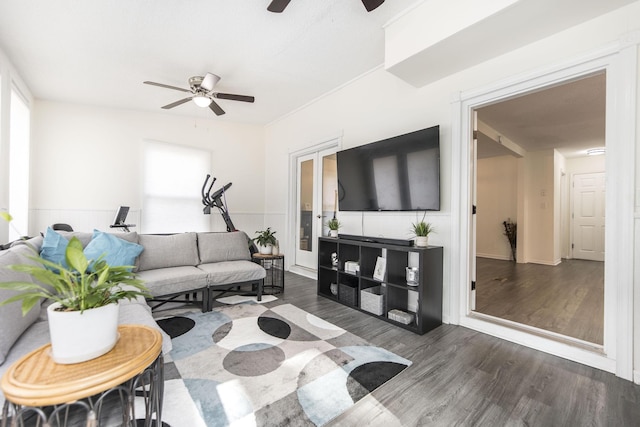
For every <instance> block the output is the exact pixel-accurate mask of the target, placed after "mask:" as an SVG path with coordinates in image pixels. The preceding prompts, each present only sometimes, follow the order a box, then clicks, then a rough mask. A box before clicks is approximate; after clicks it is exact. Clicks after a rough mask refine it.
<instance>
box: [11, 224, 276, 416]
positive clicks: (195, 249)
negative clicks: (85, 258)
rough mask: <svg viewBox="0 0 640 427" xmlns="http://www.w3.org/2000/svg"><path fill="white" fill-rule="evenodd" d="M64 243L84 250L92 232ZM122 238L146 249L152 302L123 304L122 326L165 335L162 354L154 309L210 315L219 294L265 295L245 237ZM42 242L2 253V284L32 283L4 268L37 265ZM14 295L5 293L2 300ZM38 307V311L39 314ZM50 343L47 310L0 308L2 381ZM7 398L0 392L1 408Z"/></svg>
mask: <svg viewBox="0 0 640 427" xmlns="http://www.w3.org/2000/svg"><path fill="white" fill-rule="evenodd" d="M60 234H61V235H63V236H64V237H65V238H67V239H70V238H71V237H72V236H76V237H78V239H80V241H81V242H82V244H83V246H86V245H87V244H88V243H89V242H90V241H91V238H92V236H93V235H92V233H84V232H60ZM116 236H117V237H120V238H122V239H123V240H127V241H129V242H134V243H138V244H140V245H142V246H143V247H144V250H143V251H142V253H141V254H140V256H139V257H138V258H137V260H136V271H137V274H138V277H139V278H140V279H142V280H143V281H144V282H145V286H147V287H148V288H149V291H150V293H151V295H152V297H153V298H151V299H149V300H148V301H147V300H145V299H144V298H142V297H141V298H138V299H136V300H133V301H127V300H125V301H121V303H120V314H119V316H120V318H119V323H120V324H143V325H148V326H151V327H153V328H156V329H158V330H159V331H160V332H161V333H162V334H163V346H162V349H163V353H165V354H166V353H168V352H169V351H170V350H171V340H170V339H169V337H168V336H167V335H166V334H165V333H164V331H162V330H161V329H160V328H159V327H158V325H157V324H156V322H155V320H154V319H153V316H152V311H151V306H157V305H158V304H163V303H166V302H169V301H189V302H193V301H194V300H195V301H196V302H198V303H201V304H202V309H203V311H207V310H210V309H211V307H212V303H213V299H214V296H215V295H216V292H223V293H224V292H240V291H241V287H242V286H243V285H250V286H251V287H252V289H253V290H254V291H255V292H256V294H257V296H258V299H260V298H261V295H262V287H263V279H264V277H265V275H266V272H265V270H264V269H263V268H262V267H261V266H260V265H259V264H256V263H254V262H252V261H251V253H250V251H249V239H248V237H247V235H246V234H245V233H244V232H241V231H236V232H231V233H181V234H173V235H145V234H137V233H135V232H132V233H117V234H116ZM42 242H43V238H42V237H35V238H33V239H30V240H28V241H24V242H18V243H16V244H14V245H13V246H12V247H11V248H10V249H8V250H4V251H0V282H8V281H18V280H19V281H23V280H32V279H31V277H30V276H28V275H25V274H23V273H18V272H14V271H12V270H9V269H6V268H3V267H4V266H7V265H11V264H24V263H29V262H35V261H31V260H29V258H28V256H30V255H32V254H33V251H32V249H31V247H33V248H35V249H36V250H38V251H39V250H40V248H41V246H42ZM11 295H12V291H7V290H2V289H0V300H5V299H7V298H8V297H9V296H11ZM38 308H39V309H38ZM48 342H49V331H48V325H47V320H46V307H45V305H44V304H43V305H42V307H35V308H34V309H32V310H31V311H30V312H29V313H27V315H26V316H22V313H21V307H20V303H14V304H9V305H6V306H0V377H1V376H2V375H3V374H4V372H5V371H6V370H7V369H8V368H9V366H11V364H13V363H14V362H15V361H17V360H18V359H19V358H20V357H22V356H23V355H25V354H27V353H28V352H30V351H32V350H34V349H36V348H38V347H40V346H42V345H44V344H46V343H48ZM3 402H4V397H3V396H2V393H1V392H0V407H1V406H2V404H3Z"/></svg>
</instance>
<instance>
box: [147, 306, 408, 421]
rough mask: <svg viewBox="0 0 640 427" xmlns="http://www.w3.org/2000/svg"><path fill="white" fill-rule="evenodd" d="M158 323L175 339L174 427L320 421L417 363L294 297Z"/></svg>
mask: <svg viewBox="0 0 640 427" xmlns="http://www.w3.org/2000/svg"><path fill="white" fill-rule="evenodd" d="M158 324H160V326H161V327H162V328H163V329H164V330H165V331H166V332H167V333H168V334H169V335H170V336H171V337H172V344H173V349H172V351H171V352H170V353H169V354H168V355H167V357H166V359H165V362H166V364H165V409H164V413H165V414H167V415H168V416H169V418H174V417H176V414H181V415H180V417H181V418H180V419H179V420H178V422H176V420H175V418H174V420H169V423H171V425H190V426H198V425H202V426H207V427H210V426H234V425H242V426H253V425H255V426H276V425H278V426H281V425H296V426H304V425H309V426H313V425H317V426H321V425H324V424H326V423H327V422H328V421H330V420H331V419H333V418H335V417H336V416H338V415H340V414H341V413H343V412H344V411H346V410H347V409H349V408H350V407H351V406H353V405H354V404H355V403H356V402H357V401H358V400H360V399H362V398H363V397H364V396H366V395H367V394H368V393H370V392H371V391H373V390H375V389H376V388H378V387H379V386H381V385H382V384H384V383H385V382H387V381H389V380H390V379H391V378H393V377H394V376H396V375H398V374H399V373H400V372H402V371H403V370H404V369H405V368H407V367H408V366H410V365H411V362H410V361H409V360H407V359H404V358H402V357H399V356H397V355H395V354H393V353H391V352H389V351H387V350H385V349H383V348H380V347H376V346H373V345H370V344H369V343H367V342H366V341H364V340H363V339H361V338H359V337H357V336H355V335H353V334H351V333H349V332H347V331H345V330H344V329H341V328H339V327H337V326H335V325H333V324H331V323H329V322H326V321H324V320H322V319H320V318H319V317H316V316H314V315H312V314H309V313H307V312H305V311H303V310H301V309H299V308H297V307H295V306H293V305H291V304H286V303H285V304H280V305H275V306H272V307H267V306H265V305H262V304H251V303H248V304H237V305H232V306H227V307H221V308H217V309H215V310H214V311H211V312H208V313H201V312H186V313H182V314H180V315H178V316H172V317H169V318H166V319H160V320H158ZM172 412H173V414H174V415H173V416H171V415H170V414H171V413H172ZM163 419H165V420H166V419H167V418H166V417H164V416H163ZM185 422H186V423H187V424H184V423H185Z"/></svg>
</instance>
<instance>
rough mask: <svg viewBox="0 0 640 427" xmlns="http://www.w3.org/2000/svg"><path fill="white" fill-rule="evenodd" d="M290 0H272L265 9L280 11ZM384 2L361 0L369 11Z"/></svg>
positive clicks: (381, 0)
mask: <svg viewBox="0 0 640 427" xmlns="http://www.w3.org/2000/svg"><path fill="white" fill-rule="evenodd" d="M290 1H291V0H272V1H271V3H270V4H269V6H268V7H267V10H268V11H269V12H275V13H282V11H284V9H285V8H286V7H287V6H288V5H289V2H290ZM382 3H384V0H362V4H363V5H364V7H365V9H367V12H371V11H372V10H374V9H375V8H377V7H378V6H380V5H381V4H382Z"/></svg>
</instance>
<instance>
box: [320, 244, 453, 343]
mask: <svg viewBox="0 0 640 427" xmlns="http://www.w3.org/2000/svg"><path fill="white" fill-rule="evenodd" d="M355 237H356V238H353V236H351V235H340V236H339V237H338V238H332V237H321V238H319V239H318V284H317V293H318V295H321V296H323V297H326V298H329V299H332V300H334V301H337V302H339V303H341V304H344V305H347V306H349V307H352V308H355V309H357V310H360V311H363V312H365V313H367V314H370V315H372V316H374V317H377V318H379V319H383V320H385V321H387V322H389V323H392V324H394V325H397V326H400V327H402V328H405V329H408V330H410V331H412V332H415V333H418V334H424V333H426V332H428V331H430V330H432V329H434V328H436V327H438V326H440V325H441V324H442V254H443V250H442V247H440V246H429V247H427V248H420V247H415V246H408V245H406V244H393V243H388V242H391V241H394V239H382V238H376V237H367V236H355ZM367 239H368V240H367ZM383 240H384V241H383ZM334 254H335V255H334ZM336 258H337V263H335V260H336ZM378 258H382V260H378ZM348 261H351V262H350V263H349V268H348V271H347V269H345V265H346V264H347V262H348ZM353 262H357V263H358V265H359V271H357V272H355V273H354V272H353V271H354V270H353V265H354V264H353ZM334 264H335V265H334ZM382 264H384V267H383V268H381V265H382ZM407 267H414V268H417V274H414V275H413V276H414V277H412V278H413V279H414V283H412V284H408V283H407V274H406V268H407ZM380 273H382V277H381V276H380ZM380 279H381V280H380ZM390 312H391V313H390Z"/></svg>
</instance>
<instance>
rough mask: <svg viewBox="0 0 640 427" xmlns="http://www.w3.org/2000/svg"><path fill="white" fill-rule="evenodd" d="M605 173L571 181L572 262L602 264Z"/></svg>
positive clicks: (575, 177)
mask: <svg viewBox="0 0 640 427" xmlns="http://www.w3.org/2000/svg"><path fill="white" fill-rule="evenodd" d="M604 206H605V173H604V172H598V173H584V174H576V175H574V177H573V215H572V219H573V227H572V228H573V243H572V245H571V247H572V249H573V254H572V256H573V258H579V259H587V260H591V261H604V215H605V212H604Z"/></svg>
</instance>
